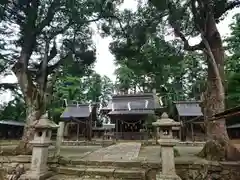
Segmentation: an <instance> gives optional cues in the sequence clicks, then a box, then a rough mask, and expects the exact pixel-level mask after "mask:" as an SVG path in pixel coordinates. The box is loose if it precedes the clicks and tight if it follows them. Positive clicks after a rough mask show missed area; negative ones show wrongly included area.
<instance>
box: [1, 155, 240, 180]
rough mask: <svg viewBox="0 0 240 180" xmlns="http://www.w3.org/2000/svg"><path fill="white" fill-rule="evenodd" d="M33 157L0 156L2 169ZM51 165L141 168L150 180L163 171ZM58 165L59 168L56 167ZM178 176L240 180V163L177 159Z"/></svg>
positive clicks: (146, 165) (149, 165)
mask: <svg viewBox="0 0 240 180" xmlns="http://www.w3.org/2000/svg"><path fill="white" fill-rule="evenodd" d="M30 160H31V156H12V157H3V156H0V162H1V163H2V164H1V165H2V168H4V170H5V171H8V172H11V171H12V170H13V169H14V167H16V165H17V164H24V167H25V168H26V169H28V168H29V166H30ZM48 162H49V164H52V166H54V167H55V168H58V166H59V165H61V166H78V165H85V166H97V167H100V166H103V167H108V166H114V167H121V168H126V169H130V168H141V169H143V170H145V171H146V174H147V179H148V180H156V179H157V178H156V177H158V174H159V173H160V171H161V164H160V163H159V162H140V161H135V162H124V161H122V162H109V161H108V162H90V161H86V162H85V161H83V160H73V161H71V164H68V163H69V162H68V161H62V160H61V161H59V160H56V159H52V158H49V160H48ZM56 165H57V166H56ZM176 170H177V174H178V175H179V176H180V177H181V178H182V180H240V162H209V161H206V160H202V159H197V158H195V159H194V157H193V158H191V159H188V158H184V159H182V158H181V157H180V158H177V159H176Z"/></svg>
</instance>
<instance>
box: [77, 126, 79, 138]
mask: <svg viewBox="0 0 240 180" xmlns="http://www.w3.org/2000/svg"><path fill="white" fill-rule="evenodd" d="M78 138H79V123H77V141H78V140H79V139H78Z"/></svg>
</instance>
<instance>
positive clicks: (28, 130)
mask: <svg viewBox="0 0 240 180" xmlns="http://www.w3.org/2000/svg"><path fill="white" fill-rule="evenodd" d="M42 114H43V112H42V111H41V110H36V108H35V106H34V105H33V104H27V110H26V124H25V127H24V131H23V135H22V139H21V140H20V142H19V144H18V146H17V147H16V149H15V154H31V153H32V146H31V145H30V144H29V142H30V141H31V140H33V137H34V128H32V127H30V125H32V124H33V123H37V122H38V120H39V119H40V117H41V115H42Z"/></svg>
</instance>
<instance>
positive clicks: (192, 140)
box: [191, 122, 193, 141]
mask: <svg viewBox="0 0 240 180" xmlns="http://www.w3.org/2000/svg"><path fill="white" fill-rule="evenodd" d="M191 132H192V141H193V123H192V122H191Z"/></svg>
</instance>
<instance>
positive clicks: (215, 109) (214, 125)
mask: <svg viewBox="0 0 240 180" xmlns="http://www.w3.org/2000/svg"><path fill="white" fill-rule="evenodd" d="M206 25H207V26H206V34H205V38H206V39H203V41H204V40H205V48H206V53H207V60H208V61H207V62H208V78H207V89H206V92H205V95H204V98H203V108H204V116H205V125H206V126H205V127H206V134H207V138H208V141H207V143H206V145H205V147H204V148H203V150H202V151H201V152H200V154H199V155H200V156H201V157H205V158H207V159H209V160H226V159H227V160H236V158H239V157H240V153H239V152H238V150H237V149H236V148H235V146H234V145H232V144H230V142H229V137H228V134H227V129H226V123H225V119H220V120H217V121H209V119H210V118H211V117H213V116H214V115H215V114H217V113H220V112H223V111H224V110H225V92H224V56H225V55H224V49H223V46H222V40H221V36H220V34H219V32H218V29H217V27H216V22H215V19H214V17H213V15H210V16H209V18H208V19H207V23H206ZM203 38H204V37H203ZM216 69H218V72H216Z"/></svg>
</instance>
